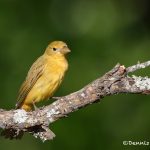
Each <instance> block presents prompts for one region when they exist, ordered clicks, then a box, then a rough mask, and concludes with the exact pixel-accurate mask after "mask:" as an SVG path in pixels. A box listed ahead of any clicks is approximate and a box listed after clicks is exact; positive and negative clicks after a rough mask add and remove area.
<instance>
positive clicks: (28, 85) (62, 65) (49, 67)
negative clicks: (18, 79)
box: [16, 41, 70, 111]
mask: <svg viewBox="0 0 150 150" xmlns="http://www.w3.org/2000/svg"><path fill="white" fill-rule="evenodd" d="M69 52H70V50H69V48H68V46H67V45H66V43H64V42H62V41H54V42H52V43H50V44H49V45H48V47H47V48H46V50H45V52H44V54H43V55H42V56H40V57H39V58H38V59H37V60H36V61H35V62H34V63H33V65H32V66H31V68H30V70H29V72H28V74H27V77H26V79H25V81H24V82H23V84H22V86H21V88H20V91H19V96H18V102H17V104H16V109H20V108H22V109H24V110H26V111H30V110H32V108H33V106H34V104H35V103H38V102H40V101H42V100H46V99H48V98H50V97H52V96H53V94H54V92H55V91H56V90H57V88H58V87H59V85H60V84H61V82H62V80H63V78H64V75H65V72H66V71H67V69H68V62H67V59H66V57H65V56H66V54H67V53H69Z"/></svg>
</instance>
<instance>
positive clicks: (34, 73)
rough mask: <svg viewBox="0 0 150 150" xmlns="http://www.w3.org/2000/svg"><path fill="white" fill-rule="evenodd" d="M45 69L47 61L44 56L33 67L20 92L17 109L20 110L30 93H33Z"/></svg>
mask: <svg viewBox="0 0 150 150" xmlns="http://www.w3.org/2000/svg"><path fill="white" fill-rule="evenodd" d="M44 68H45V59H44V58H43V56H41V57H39V58H38V59H37V60H36V61H35V62H34V63H33V65H32V66H31V68H30V70H29V72H28V74H27V77H26V79H25V81H24V82H23V84H22V86H21V88H20V90H19V96H18V102H17V104H16V108H19V107H20V106H21V105H22V103H23V102H24V100H25V99H26V97H27V95H28V93H29V92H30V91H31V89H32V88H33V86H34V85H35V83H36V82H37V80H38V79H39V78H40V77H41V76H42V74H43V70H44Z"/></svg>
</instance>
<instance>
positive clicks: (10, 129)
mask: <svg viewBox="0 0 150 150" xmlns="http://www.w3.org/2000/svg"><path fill="white" fill-rule="evenodd" d="M148 66H150V61H147V62H145V63H138V64H137V65H134V66H131V67H128V68H125V67H124V66H123V65H120V64H117V65H116V66H115V67H114V68H113V69H112V70H111V71H109V72H108V73H106V74H105V75H104V76H102V77H100V78H98V79H96V80H95V81H93V82H92V83H90V84H88V85H87V86H85V87H84V88H82V89H81V90H79V91H77V92H74V93H71V94H69V95H67V96H63V97H58V98H57V99H58V100H57V101H55V102H53V103H52V104H50V105H48V106H45V107H42V108H39V109H38V110H35V111H32V112H26V111H24V110H21V109H17V110H9V111H6V110H3V109H1V110H0V128H2V129H5V130H4V131H3V132H2V135H4V136H5V137H6V138H21V137H22V135H23V133H24V132H29V133H31V134H32V135H33V136H35V137H39V138H40V139H41V140H43V141H45V140H51V139H53V138H54V137H55V134H54V133H53V132H52V131H51V130H50V129H49V125H50V124H51V123H53V122H55V121H56V120H58V119H60V118H63V117H65V116H67V115H68V114H70V113H71V112H74V111H76V110H78V109H80V108H83V107H85V106H87V105H89V104H92V103H94V102H98V101H100V100H101V99H102V98H104V97H105V96H110V95H113V94H116V93H137V94H150V78H148V77H136V76H132V77H129V76H128V73H129V72H134V71H136V70H138V69H142V68H145V67H148Z"/></svg>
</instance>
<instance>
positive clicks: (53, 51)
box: [45, 41, 71, 55]
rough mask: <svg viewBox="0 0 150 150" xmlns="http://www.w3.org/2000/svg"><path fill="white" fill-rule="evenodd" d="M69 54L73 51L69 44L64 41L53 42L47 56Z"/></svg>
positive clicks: (48, 47) (49, 46) (48, 48)
mask: <svg viewBox="0 0 150 150" xmlns="http://www.w3.org/2000/svg"><path fill="white" fill-rule="evenodd" d="M69 52H71V51H70V49H69V48H68V46H67V44H66V43H64V42H62V41H54V42H51V43H50V44H49V45H48V46H47V48H46V51H45V53H46V54H47V55H66V54H67V53H69Z"/></svg>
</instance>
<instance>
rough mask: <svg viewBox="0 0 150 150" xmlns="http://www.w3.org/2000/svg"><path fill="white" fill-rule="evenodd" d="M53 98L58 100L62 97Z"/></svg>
mask: <svg viewBox="0 0 150 150" xmlns="http://www.w3.org/2000/svg"><path fill="white" fill-rule="evenodd" d="M52 98H53V99H56V100H58V99H60V97H52Z"/></svg>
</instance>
